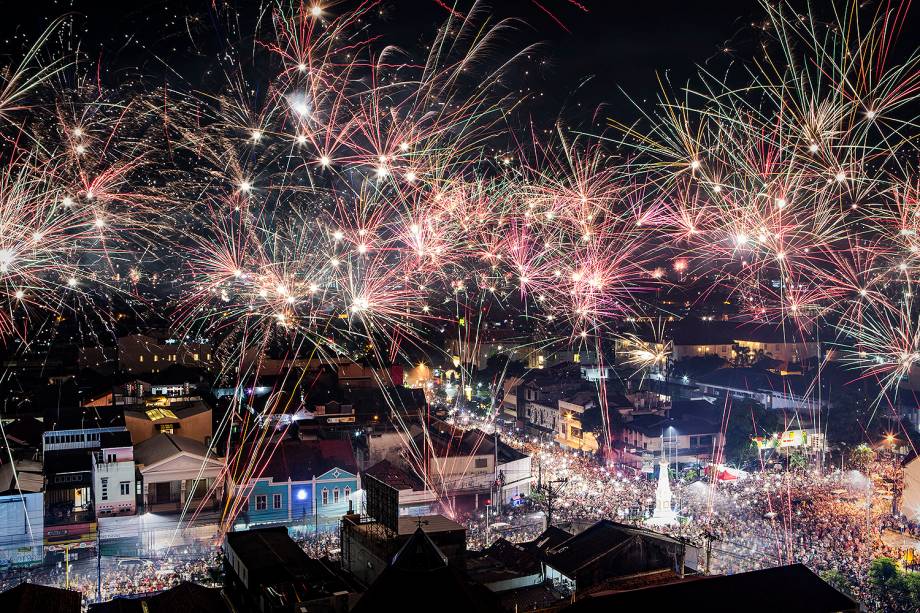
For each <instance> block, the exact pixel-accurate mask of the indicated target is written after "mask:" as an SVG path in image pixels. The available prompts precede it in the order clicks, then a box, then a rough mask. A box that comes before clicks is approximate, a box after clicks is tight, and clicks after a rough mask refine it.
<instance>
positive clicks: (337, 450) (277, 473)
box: [236, 440, 360, 530]
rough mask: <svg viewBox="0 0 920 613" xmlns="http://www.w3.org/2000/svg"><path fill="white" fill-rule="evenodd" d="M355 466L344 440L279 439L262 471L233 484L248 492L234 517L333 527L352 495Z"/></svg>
mask: <svg viewBox="0 0 920 613" xmlns="http://www.w3.org/2000/svg"><path fill="white" fill-rule="evenodd" d="M271 444H272V443H269V445H271ZM357 472H358V471H357V466H356V464H355V457H354V451H353V450H352V447H351V443H350V442H349V441H347V440H332V441H300V440H285V441H282V442H281V443H279V444H278V445H277V447H275V448H274V453H273V455H272V458H271V460H270V461H269V462H268V464H267V466H266V468H265V470H264V471H263V472H262V474H261V475H260V476H259V477H257V478H253V479H250V481H249V482H248V484H246V485H244V486H238V487H237V488H236V490H237V493H238V495H241V496H246V497H247V503H246V506H245V508H244V510H243V511H242V512H241V513H240V515H239V522H238V523H240V524H243V525H245V526H247V527H248V526H255V525H287V526H289V527H290V528H291V529H292V530H298V529H300V530H332V529H335V528H336V527H337V525H338V521H339V519H340V518H341V516H342V515H344V514H345V513H346V512H347V511H348V507H349V503H350V502H353V501H355V500H357V493H358V490H359V489H360V480H359V479H358V476H357Z"/></svg>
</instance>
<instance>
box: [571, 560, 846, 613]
mask: <svg viewBox="0 0 920 613" xmlns="http://www.w3.org/2000/svg"><path fill="white" fill-rule="evenodd" d="M778 599H779V600H780V601H781V602H782V604H781V605H779V608H780V609H781V610H782V611H784V612H787V613H856V612H857V611H860V610H861V609H860V606H859V604H858V603H857V602H856V601H854V600H853V599H852V598H850V597H849V596H845V595H843V594H841V593H840V592H838V591H837V590H836V589H834V588H833V587H832V586H830V585H828V584H827V583H826V582H824V581H823V580H822V579H821V578H820V577H819V576H818V575H816V574H815V573H813V572H812V571H810V570H809V569H808V568H807V567H806V566H805V565H803V564H792V565H790V566H777V567H775V568H767V569H764V570H755V571H751V572H747V573H738V574H736V575H724V576H711V577H707V576H697V577H693V578H688V579H686V580H683V581H677V582H672V583H668V584H666V585H658V586H653V587H647V588H645V589H627V590H623V591H613V590H608V591H601V592H597V593H594V594H591V595H589V596H588V597H586V598H582V599H580V600H578V601H577V602H575V603H574V604H573V605H571V606H569V607H566V608H565V609H563V611H565V613H607V612H608V611H668V610H682V611H709V612H713V613H729V612H731V613H735V612H736V611H746V612H749V613H773V612H774V611H776V610H777V606H778V605H777V600H778Z"/></svg>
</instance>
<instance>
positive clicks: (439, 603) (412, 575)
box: [352, 526, 497, 613]
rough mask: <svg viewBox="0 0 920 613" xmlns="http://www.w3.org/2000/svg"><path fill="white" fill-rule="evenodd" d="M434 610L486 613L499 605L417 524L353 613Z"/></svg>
mask: <svg viewBox="0 0 920 613" xmlns="http://www.w3.org/2000/svg"><path fill="white" fill-rule="evenodd" d="M433 609H434V610H437V611H441V612H443V613H477V612H482V613H485V612H487V611H496V610H497V607H496V606H495V601H494V599H493V598H491V594H490V593H489V592H488V590H485V589H482V588H480V587H479V586H476V585H471V584H469V583H468V582H467V581H466V580H465V578H464V577H463V575H462V574H461V573H460V571H459V570H458V569H457V568H456V567H454V566H452V565H451V564H450V563H449V560H448V558H447V556H446V555H444V553H443V552H442V551H441V550H440V549H439V548H438V546H437V545H436V544H435V543H434V541H432V539H431V537H430V536H429V534H428V533H426V532H425V530H424V528H423V527H422V526H417V527H416V528H415V530H414V532H412V534H411V536H409V538H408V539H407V540H406V541H405V543H404V544H403V545H402V547H401V548H400V549H399V551H397V552H396V554H395V555H393V557H392V559H391V560H390V561H389V563H388V564H387V566H386V568H385V569H384V570H383V572H382V573H380V575H379V576H378V577H377V578H376V579H375V580H374V581H373V583H371V585H370V587H368V589H367V591H366V592H364V594H363V595H362V596H361V599H360V600H359V601H358V603H357V604H356V605H355V607H354V609H352V613H371V612H373V613H376V612H378V611H405V612H407V613H415V612H418V613H422V612H425V613H427V612H428V611H431V610H433Z"/></svg>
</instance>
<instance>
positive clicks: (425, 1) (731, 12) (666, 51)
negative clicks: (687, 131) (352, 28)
mask: <svg viewBox="0 0 920 613" xmlns="http://www.w3.org/2000/svg"><path fill="white" fill-rule="evenodd" d="M214 1H215V2H216V1H217V0H214ZM284 1H285V2H286V1H287V0H284ZM538 1H539V4H538V3H537V2H538ZM792 1H793V3H794V5H795V6H796V7H797V8H801V7H803V6H805V5H806V2H807V1H808V0H792ZM833 2H834V0H813V2H812V6H815V7H818V9H819V11H824V12H827V10H828V8H829V7H831V6H833ZM323 4H324V5H325V6H326V7H328V8H327V12H328V14H329V15H335V14H337V13H342V12H345V11H346V10H348V9H349V8H350V7H353V6H355V5H356V4H357V2H356V1H354V0H325V1H324V2H323ZM471 4H472V2H471V0H461V1H460V2H459V4H458V6H459V7H460V8H461V10H466V9H468V8H469V6H470V5H471ZM118 5H123V6H120V7H118ZM226 5H229V6H233V7H234V8H235V9H236V10H237V12H238V14H239V16H240V28H239V30H240V31H241V32H242V33H243V34H242V36H246V35H247V33H249V34H251V32H252V31H253V26H254V20H255V18H256V16H257V15H258V14H259V12H260V8H261V7H264V6H265V5H266V3H265V2H264V1H249V0H229V1H228V2H226ZM308 5H309V3H308ZM489 5H490V6H491V7H492V10H493V11H494V17H496V18H498V17H506V16H515V17H520V18H522V19H523V20H524V21H526V24H522V26H521V30H520V31H519V33H518V38H517V39H513V40H508V41H507V45H508V49H516V48H522V47H523V46H524V45H526V44H529V43H534V42H539V43H542V47H541V51H540V55H539V60H540V61H541V62H543V63H542V64H541V65H540V66H536V64H535V65H534V66H531V68H533V70H532V71H531V72H530V74H528V75H526V76H525V75H523V74H519V75H517V78H518V79H519V81H518V82H517V83H516V84H515V85H517V86H520V87H523V88H529V89H530V90H532V91H534V92H542V94H543V95H542V96H540V97H537V98H536V99H535V100H533V101H532V102H531V103H530V104H529V107H528V109H529V110H528V112H529V113H531V114H532V115H543V116H545V117H553V116H555V115H556V114H557V113H560V111H561V110H562V109H565V112H566V113H568V115H569V116H571V115H577V114H578V113H579V111H580V112H581V113H582V115H583V116H585V117H587V116H590V114H591V112H592V111H594V110H595V109H596V108H598V106H599V105H602V104H603V105H605V106H604V107H603V112H602V115H603V116H606V117H617V118H618V119H621V120H624V121H630V120H631V119H633V118H635V116H636V115H637V113H636V111H635V108H634V106H633V104H632V103H631V102H629V101H628V100H627V97H626V94H628V95H629V96H631V97H632V98H633V99H634V100H635V101H636V102H638V103H642V102H650V101H651V100H653V99H654V98H655V97H656V96H657V94H658V93H659V92H660V85H659V81H658V79H659V77H662V78H665V79H667V80H668V81H669V82H670V84H671V87H672V91H673V89H677V88H679V87H680V86H682V85H684V84H686V83H687V82H688V80H692V79H693V75H694V74H695V72H696V70H697V66H698V65H706V66H707V68H709V69H711V70H713V71H714V72H715V73H721V71H722V70H723V69H724V68H725V67H726V66H728V65H729V64H730V63H732V62H738V61H739V60H741V59H742V58H750V57H751V56H752V54H753V49H754V48H755V46H756V43H757V42H758V41H759V40H760V39H761V36H760V32H759V31H758V30H757V28H755V27H753V25H752V24H753V23H754V22H758V21H760V20H761V19H762V17H763V10H762V9H761V7H760V5H759V3H758V2H756V0H658V1H656V0H639V1H632V0H629V1H626V0H582V1H581V3H579V2H576V1H574V0H493V1H492V2H491V3H489ZM541 5H542V6H544V7H546V8H547V9H548V10H549V11H551V12H552V13H553V15H554V16H555V17H557V18H558V20H559V21H561V22H562V23H563V24H564V28H565V29H564V28H563V27H561V26H560V25H559V24H558V23H556V22H555V21H554V20H553V19H552V18H550V17H549V16H547V15H546V13H544V12H543V11H542V10H541V9H540V6H541ZM221 6H225V4H221ZM580 6H584V7H585V8H586V9H587V12H586V11H584V10H582V9H581V8H579V7H580ZM861 6H862V7H863V8H862V9H861V10H862V11H865V12H866V13H870V12H874V11H875V10H876V7H875V0H864V2H862V3H861ZM116 7H118V8H116ZM4 8H5V15H6V16H7V18H6V19H5V21H4V22H3V23H2V24H0V36H2V38H0V42H2V44H0V56H2V55H9V56H11V57H12V58H14V59H15V57H16V55H18V54H19V53H21V50H22V48H23V46H24V43H25V41H27V40H30V41H31V40H32V39H34V37H35V36H36V35H37V33H38V32H40V31H41V30H42V28H43V27H44V25H46V24H47V23H48V21H49V20H51V19H53V18H54V17H57V16H60V15H63V14H65V13H73V14H75V16H76V17H75V19H74V23H75V24H76V25H75V26H74V31H75V32H76V34H75V35H74V36H71V37H69V38H68V39H67V40H65V41H62V42H60V43H59V44H61V45H67V44H71V43H72V42H73V41H75V40H79V42H80V45H81V49H82V50H83V51H84V52H85V54H86V56H87V57H91V58H99V59H101V71H100V74H101V75H102V79H103V80H104V81H106V82H107V83H108V84H110V85H114V84H116V83H121V82H124V81H125V77H126V75H129V74H136V73H138V72H140V73H142V74H144V75H146V76H147V77H148V78H150V79H152V80H155V81H160V82H162V81H164V80H165V81H169V82H170V85H171V86H173V87H176V86H178V87H182V84H181V83H179V82H178V81H179V79H177V77H176V76H175V75H174V74H173V73H172V71H171V70H167V69H166V68H165V67H164V65H163V64H162V63H161V62H160V61H159V60H157V59H155V58H154V56H155V55H156V56H157V57H159V58H161V59H162V60H163V61H164V62H166V63H168V64H169V65H170V66H171V68H172V69H174V70H176V71H178V72H179V73H182V75H183V76H184V77H185V78H186V79H187V82H186V86H190V87H193V88H194V87H200V86H201V85H202V82H201V73H202V71H203V70H204V68H206V67H213V66H214V61H213V58H214V57H215V56H217V55H219V53H220V49H221V48H222V46H224V45H226V44H239V42H240V36H241V35H240V34H233V33H229V32H227V30H226V28H225V27H224V26H223V23H222V22H221V21H220V19H218V18H217V17H216V16H215V10H214V9H213V7H212V0H137V1H131V0H127V1H124V2H122V1H119V2H115V1H113V0H35V1H32V2H17V3H15V6H14V7H4ZM380 8H381V11H380V12H379V13H380V14H377V15H374V17H373V19H375V20H377V21H378V23H373V24H372V25H371V28H372V30H373V32H374V33H378V34H383V35H384V40H385V41H386V42H387V43H391V42H392V43H395V44H398V45H400V46H403V47H404V48H406V49H407V50H409V51H410V52H411V51H413V47H415V48H416V50H417V49H418V47H419V45H420V44H422V43H424V42H426V41H429V40H431V38H432V37H433V33H434V31H435V29H436V27H437V26H438V25H440V24H442V23H443V22H444V21H445V20H446V18H447V16H448V13H447V10H446V9H445V8H443V6H441V5H440V3H439V2H438V1H436V0H385V1H384V2H382V3H381V4H380ZM11 14H12V15H11ZM10 15H11V16H10ZM247 20H248V21H247ZM215 26H219V27H215ZM566 30H568V31H566ZM916 34H917V32H916V26H914V28H913V29H912V30H908V31H906V32H905V33H904V35H903V36H902V41H904V40H906V41H908V42H909V41H911V40H912V39H915V35H916ZM192 39H194V41H195V42H194V44H192V42H191V41H192ZM245 44H246V43H244V45H245ZM382 45H383V41H381V43H380V46H382ZM725 49H729V50H730V52H728V53H726V52H725ZM544 61H545V62H544ZM2 63H5V62H2V61H0V64H2ZM523 68H526V67H523ZM523 68H522V70H523ZM587 77H592V78H591V79H590V80H589V81H588V82H587V84H585V85H583V86H581V87H579V85H580V84H582V83H584V82H585V79H586V78H587ZM205 88H207V86H205ZM576 88H578V91H577V92H575V90H576ZM621 89H622V90H623V91H622V92H621V91H620V90H621ZM623 92H625V94H624V93H623ZM578 105H580V107H579V106H578ZM643 106H645V105H643ZM568 118H571V117H568ZM549 121H551V119H550V120H549Z"/></svg>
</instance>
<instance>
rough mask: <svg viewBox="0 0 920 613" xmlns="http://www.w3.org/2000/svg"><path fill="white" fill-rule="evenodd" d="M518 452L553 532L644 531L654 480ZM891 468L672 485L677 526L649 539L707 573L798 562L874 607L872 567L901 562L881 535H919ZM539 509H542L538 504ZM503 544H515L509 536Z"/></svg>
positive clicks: (541, 451)
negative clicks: (663, 537)
mask: <svg viewBox="0 0 920 613" xmlns="http://www.w3.org/2000/svg"><path fill="white" fill-rule="evenodd" d="M519 444H521V445H522V446H523V445H526V446H527V447H528V451H529V452H531V453H533V454H534V462H535V470H537V471H538V472H539V474H540V475H541V477H542V480H543V482H544V483H548V482H550V481H556V482H557V483H559V485H557V487H558V488H559V496H558V498H557V500H556V501H555V502H554V504H553V523H554V524H557V525H561V526H565V525H566V524H573V523H574V524H580V525H582V526H583V525H584V524H585V523H586V522H593V521H597V520H600V519H613V520H616V521H620V522H623V523H630V524H635V525H642V524H643V523H644V521H645V519H647V518H648V517H649V516H650V515H651V513H652V510H653V509H654V505H655V490H656V487H657V480H656V479H649V478H646V477H644V476H641V475H638V474H636V473H635V472H634V471H631V470H630V469H628V468H625V467H613V466H610V467H607V466H604V465H603V464H602V463H599V462H598V461H597V460H596V459H595V458H594V457H591V456H585V455H581V454H577V453H572V452H566V451H564V450H561V449H559V448H558V447H555V446H539V445H533V444H527V443H525V442H524V441H519ZM895 466H896V465H895V464H894V463H892V462H890V461H880V462H876V463H874V464H872V465H871V466H869V467H868V468H867V470H866V471H865V473H866V474H869V475H871V477H866V476H865V475H864V474H863V473H861V472H858V471H855V470H850V471H839V470H834V471H830V472H825V473H823V474H819V473H818V472H807V471H800V472H793V471H790V472H787V471H777V472H771V471H768V470H765V471H760V472H755V473H750V474H743V475H742V476H741V477H740V478H738V479H734V480H730V481H716V480H710V479H708V478H706V477H703V478H702V479H701V478H693V479H690V480H687V479H682V478H679V477H678V476H677V475H674V476H673V478H672V480H671V487H672V505H673V507H674V509H675V510H676V511H677V512H678V514H679V516H680V521H679V522H677V523H675V524H673V525H671V526H664V527H656V528H655V529H656V530H659V531H663V532H665V533H667V534H669V535H671V536H675V537H680V538H683V539H684V540H685V541H686V542H687V543H689V544H694V545H697V546H698V548H699V555H700V559H701V561H702V562H701V564H703V565H706V566H708V569H709V571H710V572H712V573H737V572H744V571H748V570H756V569H759V568H766V567H771V566H776V565H779V564H791V563H796V562H800V563H803V564H805V565H807V566H808V567H810V568H811V569H813V570H815V571H816V572H819V573H822V572H827V571H835V572H836V573H837V574H838V575H839V576H842V577H843V579H844V580H845V582H846V586H845V587H846V588H847V589H848V590H849V591H850V592H851V593H852V595H853V596H854V597H856V598H857V599H859V600H861V601H863V602H866V601H868V600H869V599H870V598H871V597H870V590H869V582H868V570H869V565H870V563H871V562H872V560H873V559H875V558H878V557H880V556H890V557H895V558H898V557H899V556H900V555H901V554H903V551H896V550H894V549H892V548H891V547H889V546H887V545H885V543H884V542H883V540H882V533H883V532H884V531H885V530H892V529H893V530H896V531H899V532H901V533H904V534H907V535H918V534H920V526H915V525H911V524H909V523H908V522H905V521H903V520H901V519H897V518H895V517H894V516H892V514H891V510H892V496H893V495H894V491H893V489H894V488H893V487H892V484H893V483H894V482H895V481H896V479H897V477H896V474H895V473H896V469H895V468H894V467H895ZM537 498H539V494H538V496H537ZM539 506H540V507H541V508H543V509H546V507H547V505H546V502H545V501H544V502H543V504H541V505H539ZM529 511H531V509H527V508H522V509H518V510H516V511H514V512H511V513H509V514H505V515H504V516H502V517H499V518H492V521H493V522H494V521H504V522H507V523H511V524H512V525H513V524H525V523H527V522H528V520H527V517H528V512H529ZM472 523H473V524H474V529H473V530H472V533H473V535H474V537H479V539H480V540H481V541H482V544H485V543H487V542H490V541H491V540H492V539H494V538H495V537H496V535H495V534H494V531H491V533H489V534H486V533H485V531H484V530H483V529H482V527H481V525H477V524H481V522H477V521H476V518H475V517H474V518H472ZM531 533H532V530H528V531H524V532H522V533H521V534H520V536H521V537H522V538H520V540H526V538H530V537H532V534H531ZM502 536H505V537H506V538H509V539H511V540H518V539H516V538H515V536H517V535H516V533H515V531H513V530H510V531H506V532H505V533H503V534H502Z"/></svg>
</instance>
